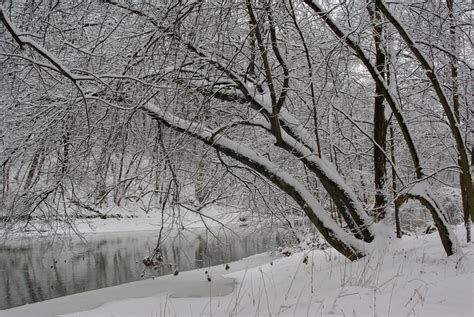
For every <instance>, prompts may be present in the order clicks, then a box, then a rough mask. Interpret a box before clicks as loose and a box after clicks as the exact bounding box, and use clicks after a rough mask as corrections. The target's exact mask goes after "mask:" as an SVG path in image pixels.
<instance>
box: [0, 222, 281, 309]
mask: <svg viewBox="0 0 474 317" xmlns="http://www.w3.org/2000/svg"><path fill="white" fill-rule="evenodd" d="M215 234H216V235H217V238H216V237H214V236H213V235H212V234H210V233H206V231H204V230H198V231H189V230H188V231H186V232H184V233H183V232H181V233H179V234H178V233H176V232H174V233H169V234H167V236H166V237H164V240H163V244H162V252H163V260H164V262H165V263H167V264H166V265H163V266H161V267H160V268H159V269H154V268H145V266H144V265H143V263H142V260H143V259H144V258H146V257H148V256H149V255H150V252H151V251H152V250H153V249H154V248H155V246H156V241H157V233H156V232H124V233H114V234H100V235H99V234H93V235H88V236H86V239H87V242H86V243H84V242H83V241H80V240H78V239H75V240H72V241H67V242H65V241H60V239H59V240H56V241H55V242H54V244H53V245H51V243H50V242H49V243H48V242H47V241H37V240H23V241H21V242H16V243H15V245H14V246H6V245H0V309H7V308H12V307H15V306H20V305H24V304H27V303H34V302H38V301H43V300H46V299H51V298H54V297H59V296H64V295H70V294H74V293H79V292H84V291H88V290H93V289H98V288H102V287H108V286H113V285H118V284H123V283H127V282H132V281H136V280H140V279H141V278H147V277H151V276H159V275H165V274H170V273H172V272H173V271H174V270H175V267H178V268H179V270H180V271H185V270H191V269H195V268H201V267H206V266H211V265H216V264H220V263H227V262H231V261H236V260H239V259H241V258H244V257H247V256H250V255H253V254H257V253H261V252H265V251H268V250H269V249H271V248H272V247H274V246H276V244H277V242H276V241H277V239H278V235H277V234H265V233H263V232H261V231H259V232H258V233H255V232H240V233H239V235H238V236H236V235H234V234H232V233H229V232H228V231H227V232H222V231H221V232H218V233H215ZM142 276H143V277H142Z"/></svg>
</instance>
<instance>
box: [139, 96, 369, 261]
mask: <svg viewBox="0 0 474 317" xmlns="http://www.w3.org/2000/svg"><path fill="white" fill-rule="evenodd" d="M143 108H144V110H145V111H147V112H148V114H149V115H150V116H151V117H153V118H154V119H156V120H158V121H160V122H162V123H164V124H165V125H167V126H169V127H170V128H172V129H174V130H177V131H180V132H182V133H185V134H187V135H189V136H191V137H193V138H196V139H199V140H201V141H202V142H204V143H206V144H208V145H210V146H212V147H214V148H215V149H216V150H219V151H221V152H222V153H224V154H226V155H228V156H229V157H232V158H233V159H236V160H237V161H239V162H241V163H243V164H244V165H246V166H249V167H251V168H252V169H253V170H255V171H256V172H258V173H260V174H261V175H263V176H265V177H266V178H268V179H269V180H271V181H272V182H273V183H274V184H275V185H277V186H278V187H279V188H280V189H282V190H284V191H285V192H286V193H287V194H289V195H290V196H292V197H293V199H295V201H296V202H297V203H298V204H299V205H300V207H301V208H302V209H303V210H304V212H305V213H306V215H307V216H308V218H310V219H311V221H312V222H313V223H314V224H315V226H316V227H317V228H318V230H319V231H320V232H321V234H322V235H323V236H324V237H325V239H326V240H327V241H328V242H329V243H330V244H331V245H333V246H335V247H336V249H338V250H339V251H340V252H341V253H343V254H345V255H346V256H348V258H350V259H356V258H360V257H362V256H364V254H365V252H366V251H365V249H366V246H367V245H366V243H364V242H363V241H361V240H358V239H356V238H355V237H354V236H353V235H352V234H351V233H349V232H346V231H345V230H344V229H342V228H341V227H340V226H339V225H338V224H337V223H336V222H335V221H334V220H333V219H332V218H331V217H330V215H329V213H328V212H327V211H326V210H325V209H324V207H322V206H321V204H320V203H319V202H318V201H317V200H316V199H315V198H314V196H313V195H312V194H311V192H310V191H309V190H308V189H307V188H306V187H305V186H304V185H303V184H301V183H300V182H299V181H298V180H297V179H295V178H294V177H293V176H292V175H290V174H288V173H286V172H284V171H282V170H281V168H280V167H279V166H277V165H276V164H274V163H272V162H271V161H270V160H268V159H267V158H266V157H263V156H260V155H258V154H257V153H256V152H255V151H253V150H252V149H251V148H249V147H248V146H246V145H244V144H242V143H238V142H235V141H233V140H231V139H229V138H227V137H225V136H223V135H216V131H214V130H211V129H209V128H207V127H206V126H204V125H203V124H202V123H201V122H191V121H188V120H185V119H182V118H179V117H176V116H175V115H173V114H171V113H169V112H167V111H164V110H163V109H161V108H160V107H159V106H157V105H155V104H152V103H151V102H149V103H147V104H145V105H144V107H143ZM262 124H264V125H266V126H267V128H268V123H263V122H262ZM285 137H287V138H288V140H287V141H291V139H290V137H289V136H288V135H287V134H285ZM300 148H302V149H305V147H303V146H300ZM306 151H307V152H306V154H308V155H311V154H312V153H311V152H309V153H308V149H306ZM313 156H315V155H313Z"/></svg>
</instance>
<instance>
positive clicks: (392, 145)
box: [390, 125, 402, 238]
mask: <svg viewBox="0 0 474 317" xmlns="http://www.w3.org/2000/svg"><path fill="white" fill-rule="evenodd" d="M394 137H395V136H394V133H393V126H391V125H390V159H391V160H392V163H394V164H395V163H396V160H395V140H394ZM395 175H396V171H395V167H394V166H393V165H392V193H393V196H394V197H395V196H396V194H397V178H396V177H395ZM394 207H395V232H396V234H397V238H401V237H402V226H401V223H400V205H399V204H398V202H397V201H395V203H394Z"/></svg>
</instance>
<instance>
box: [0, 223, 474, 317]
mask: <svg viewBox="0 0 474 317" xmlns="http://www.w3.org/2000/svg"><path fill="white" fill-rule="evenodd" d="M457 229H458V231H459V234H462V227H461V226H459V227H457ZM385 241H387V240H385ZM390 241H391V242H390V243H388V244H386V245H385V246H384V247H383V248H378V249H377V251H376V252H373V253H372V254H371V255H370V256H368V257H366V258H364V259H362V260H359V261H355V262H348V261H347V260H345V259H344V258H343V257H342V256H340V255H339V254H338V253H337V252H335V251H334V250H333V249H328V250H325V251H321V250H313V251H308V250H306V251H302V252H297V253H294V254H293V255H291V256H289V257H285V258H279V259H273V262H268V261H270V260H269V259H268V258H266V259H265V258H264V257H263V258H262V257H259V256H256V257H252V258H250V262H249V259H247V260H241V261H239V262H237V263H231V264H230V270H229V271H226V270H225V269H224V266H223V265H221V266H218V267H212V268H210V269H209V272H208V274H209V275H210V276H211V277H212V281H211V282H208V281H207V276H206V274H207V273H206V272H205V270H206V269H200V270H195V271H189V272H184V273H180V274H179V275H178V276H176V277H174V276H164V277H159V278H156V279H154V280H145V281H140V282H134V283H129V284H125V285H120V286H116V287H111V288H106V289H101V290H96V291H91V292H86V293H81V294H76V295H71V296H67V297H62V298H57V299H53V300H50V301H45V302H41V303H36V304H32V305H27V306H22V307H17V308H14V309H11V310H5V311H0V316H41V315H56V314H61V313H71V314H68V315H67V316H201V315H204V316H208V315H212V316H256V315H260V316H269V315H272V316H277V315H280V316H327V315H331V316H472V314H473V298H474V297H473V288H474V280H473V278H474V244H473V243H470V244H464V245H463V246H462V247H463V251H464V252H463V253H464V255H462V256H459V255H454V256H452V257H449V258H447V257H446V256H445V253H444V251H443V249H442V247H441V245H440V242H439V237H438V236H437V235H436V234H431V235H426V236H422V237H404V238H403V239H402V240H399V239H391V240H390ZM305 257H307V261H304V259H305ZM263 259H265V261H267V263H264V264H262V263H263V262H262V260H263ZM252 261H253V263H251V262H252ZM304 262H306V263H304ZM256 264H257V265H258V266H255V265H256Z"/></svg>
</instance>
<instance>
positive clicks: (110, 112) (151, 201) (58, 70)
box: [0, 0, 474, 259]
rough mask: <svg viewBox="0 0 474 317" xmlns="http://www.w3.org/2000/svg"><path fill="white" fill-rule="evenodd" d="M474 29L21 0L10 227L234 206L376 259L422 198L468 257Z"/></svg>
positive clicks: (309, 10)
mask: <svg viewBox="0 0 474 317" xmlns="http://www.w3.org/2000/svg"><path fill="white" fill-rule="evenodd" d="M472 14H473V11H472V7H471V6H469V4H467V3H463V2H462V1H454V2H453V1H451V0H448V1H426V2H419V3H418V2H417V3H411V2H407V3H404V2H401V3H398V2H397V3H391V4H390V3H385V2H384V1H378V0H377V1H371V0H367V1H365V0H352V1H326V0H322V1H316V0H314V1H310V0H307V1H291V0H290V1H271V0H246V1H244V0H242V1H226V0H224V1H199V0H197V1H173V0H168V1H125V0H103V1H74V0H68V1H53V0H51V1H34V0H31V1H27V0H25V1H4V2H3V5H2V7H1V20H2V27H1V29H0V32H1V41H0V47H1V52H0V57H1V61H0V63H1V65H2V67H1V74H2V80H1V81H0V85H1V92H2V96H3V97H2V100H1V103H0V107H1V112H0V118H1V119H0V120H1V122H2V123H1V126H0V155H1V156H0V164H1V176H2V179H1V187H2V193H1V195H2V196H1V197H2V199H1V204H2V205H1V209H2V219H3V221H4V223H5V224H7V225H10V224H14V223H16V222H18V221H20V220H23V221H24V220H26V221H28V220H29V219H33V218H36V219H44V220H45V221H51V220H52V219H53V220H63V221H70V220H72V219H74V217H77V216H80V213H81V212H90V211H91V210H92V211H95V210H96V208H99V207H100V206H102V205H107V204H108V205H110V204H113V205H124V204H125V205H126V204H128V203H130V202H133V203H135V204H140V206H142V208H143V209H144V210H145V211H146V212H149V211H156V210H164V209H166V207H172V208H178V207H179V206H187V208H192V209H193V210H198V211H199V210H201V208H202V207H203V206H205V205H207V204H213V203H222V204H226V205H233V206H238V207H240V208H244V209H247V210H259V211H262V212H263V210H265V209H266V210H268V211H271V212H273V215H274V216H275V217H276V218H277V219H279V220H280V221H283V222H284V223H286V224H289V225H290V227H291V226H294V222H293V221H292V219H293V216H294V215H295V214H302V215H305V217H306V218H307V219H309V221H310V222H311V223H312V224H313V225H314V226H315V227H316V228H317V229H318V230H319V231H320V232H321V234H322V235H323V236H324V237H325V239H326V240H327V241H328V242H329V243H330V244H331V245H332V246H334V247H335V248H336V249H337V250H339V251H340V252H341V253H343V254H344V255H345V256H347V257H348V258H350V259H356V258H359V257H362V256H364V255H365V253H366V251H365V250H366V247H367V245H368V244H370V242H371V241H372V240H373V239H374V237H375V236H376V235H377V232H378V231H377V230H376V229H375V226H376V225H375V223H376V222H379V221H380V220H382V219H384V218H393V219H395V222H396V225H397V228H396V230H397V234H398V235H401V228H400V219H399V218H400V217H399V209H400V208H401V206H402V204H403V203H404V202H405V201H407V200H408V199H416V200H418V201H419V202H421V204H422V205H423V206H424V207H426V209H427V210H428V211H427V212H429V213H430V214H431V216H432V218H433V220H434V222H435V224H436V226H437V228H438V231H439V234H440V237H441V240H442V243H443V246H444V248H445V250H446V252H447V254H448V255H450V254H452V253H454V252H456V244H457V242H456V238H455V236H454V235H453V234H452V232H451V229H450V226H449V222H448V216H447V214H446V212H447V210H446V208H444V207H445V206H444V205H443V204H440V203H438V202H437V200H436V197H435V196H436V195H434V194H433V188H438V187H440V186H445V185H449V186H454V187H456V188H460V192H461V197H462V206H463V207H462V208H463V211H462V212H463V217H464V221H465V223H466V228H467V230H468V231H469V228H470V222H471V221H470V218H472V215H473V212H474V206H473V204H474V200H473V199H474V193H473V186H472V178H471V171H470V166H469V165H470V164H471V169H472V155H473V151H472V146H473V145H472V135H471V134H472V129H473V120H472V115H473V113H472V101H473V100H472V98H473V97H472V96H473V94H472V85H473V82H472V67H473V64H474V61H473V58H472V56H474V54H473V51H472ZM469 161H470V162H469ZM453 175H454V178H453ZM446 183H448V184H446ZM190 206H192V207H190ZM451 218H453V217H452V215H451ZM295 234H296V235H298V233H296V232H295ZM468 236H469V235H468Z"/></svg>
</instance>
